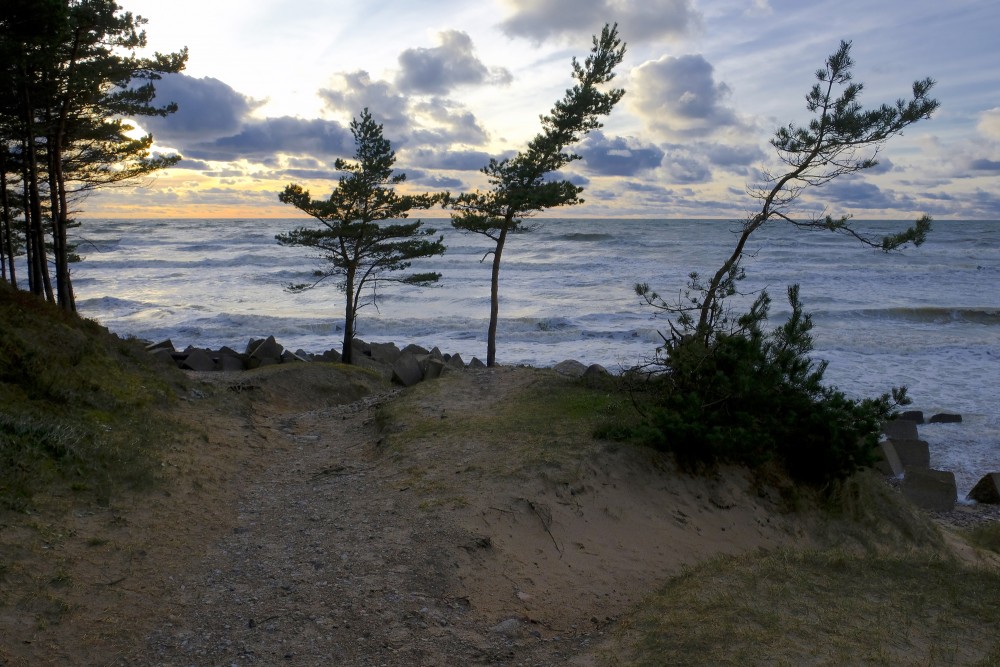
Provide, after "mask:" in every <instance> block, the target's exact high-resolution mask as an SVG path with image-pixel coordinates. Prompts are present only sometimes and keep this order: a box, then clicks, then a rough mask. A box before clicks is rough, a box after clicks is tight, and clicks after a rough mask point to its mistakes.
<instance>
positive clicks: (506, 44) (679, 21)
mask: <svg viewBox="0 0 1000 667" xmlns="http://www.w3.org/2000/svg"><path fill="white" fill-rule="evenodd" d="M119 4H120V5H122V7H123V9H124V10H125V11H130V12H132V13H134V14H139V15H141V16H143V17H145V18H147V19H148V20H149V23H148V24H147V26H146V30H147V34H148V38H149V46H150V48H151V50H157V51H161V52H170V51H176V50H179V49H180V48H182V47H184V46H187V47H188V48H189V51H190V59H189V63H188V67H187V70H186V71H185V73H183V74H180V75H172V76H169V77H168V78H165V79H164V80H162V81H159V82H157V91H158V97H157V103H164V102H170V101H175V102H177V103H178V105H179V109H180V110H179V111H178V113H176V114H174V115H172V116H169V117H167V118H164V119H160V118H153V119H143V120H142V121H140V125H141V126H142V128H143V129H145V130H148V131H150V132H152V133H153V135H154V138H155V140H156V147H157V150H159V151H162V152H165V153H171V152H178V153H180V154H181V155H182V156H183V159H182V161H181V162H180V163H178V165H176V166H175V167H172V168H170V169H167V170H164V171H162V172H159V173H157V174H156V175H154V176H153V177H152V178H150V179H147V180H146V181H143V182H142V183H141V184H138V185H137V186H135V187H127V188H113V189H109V190H107V191H102V192H99V193H96V194H93V195H92V196H90V197H89V198H88V199H87V200H86V201H84V202H83V203H82V204H81V206H80V207H79V208H80V209H81V213H80V217H82V218H84V219H87V218H92V219H93V218H121V217H126V218H129V217H131V218H173V217H200V218H235V217H240V218H249V217H260V218H283V217H289V218H291V217H296V216H297V212H296V211H294V210H293V209H291V208H290V207H288V206H285V205H282V204H281V203H279V202H278V193H279V192H281V191H282V190H283V189H284V187H285V185H287V184H288V183H300V184H302V185H303V186H304V187H307V188H308V189H310V191H311V192H312V194H313V196H314V197H323V196H326V195H327V194H328V193H329V192H330V191H331V190H332V189H333V187H335V185H336V181H337V178H338V177H339V174H338V173H337V172H336V171H335V170H334V169H333V163H334V161H335V160H336V159H337V158H348V159H349V158H350V157H351V156H352V155H353V152H354V145H353V140H352V138H351V135H350V131H349V128H348V124H349V122H350V120H351V119H352V118H353V117H355V116H356V115H357V114H358V113H360V111H361V109H362V108H364V107H368V108H369V109H370V110H371V112H372V115H373V116H374V117H375V119H376V120H377V121H378V122H380V123H382V124H383V125H384V134H385V137H386V138H387V139H389V140H390V141H391V142H392V145H393V148H394V149H395V150H396V153H397V158H398V161H397V164H396V167H397V169H398V170H400V171H403V172H405V173H406V174H407V181H406V183H405V184H404V186H402V189H403V190H404V191H411V192H417V191H419V192H424V191H450V192H452V193H457V192H461V191H466V190H470V189H475V188H482V187H485V185H486V184H485V182H484V181H483V179H482V175H481V174H480V173H479V169H480V168H481V167H483V166H485V165H486V164H487V163H488V161H489V159H490V158H491V157H496V158H502V157H505V156H509V155H512V154H513V153H514V152H516V151H517V150H519V149H521V148H523V147H524V145H525V144H526V142H527V141H528V140H530V139H531V137H532V136H534V135H535V134H536V133H537V132H538V131H539V127H540V126H539V122H538V117H539V115H540V114H546V113H548V112H549V110H550V109H551V107H552V104H553V103H554V102H555V101H556V100H557V99H559V98H560V97H561V96H562V94H563V91H564V90H565V89H566V88H567V87H569V86H570V85H571V84H572V80H571V78H570V73H571V65H570V63H571V60H572V58H574V57H576V58H578V59H583V58H585V57H586V55H587V53H588V51H589V49H590V45H591V35H593V34H595V33H598V32H599V31H600V29H601V26H602V25H603V24H604V23H605V22H617V23H618V24H619V30H620V34H621V37H622V39H623V40H624V41H625V42H626V43H627V44H628V51H627V54H626V58H625V61H624V62H623V63H622V66H621V67H620V68H619V71H618V77H617V78H616V80H615V84H616V85H618V86H621V87H623V88H625V90H626V95H625V98H624V100H623V101H622V103H621V104H619V105H618V107H617V108H616V109H615V111H614V112H613V113H612V115H611V116H610V117H608V118H607V120H606V122H605V127H603V128H602V129H600V130H598V131H595V132H593V133H592V134H591V135H590V136H589V137H587V138H586V139H585V140H584V141H583V142H581V143H580V144H579V145H578V146H577V147H576V152H577V153H579V154H580V155H581V156H582V158H583V159H581V160H579V161H576V162H574V163H572V164H571V165H570V166H569V167H568V168H567V169H566V171H565V173H563V174H562V176H563V177H566V178H569V179H571V180H573V181H574V182H575V183H578V184H580V185H583V186H584V187H585V190H584V193H583V197H584V199H585V200H586V202H585V203H584V204H582V205H580V206H577V207H574V208H572V209H566V210H562V211H559V212H558V215H559V216H561V217H571V216H578V217H590V218H593V217H643V218H740V217H743V215H744V214H745V212H746V211H747V210H748V209H751V208H753V203H754V202H753V200H752V199H751V198H749V197H748V196H747V194H746V186H747V184H748V183H753V182H755V181H757V179H758V178H759V174H760V169H761V168H765V169H767V168H770V169H773V170H776V169H780V167H781V165H780V163H777V161H776V159H775V153H774V150H773V148H771V146H769V145H768V140H769V139H770V137H771V136H772V134H773V132H774V130H775V129H776V128H777V127H779V126H781V125H786V124H788V123H803V122H807V121H808V118H809V116H808V113H807V111H806V110H805V108H804V106H805V105H804V96H805V94H806V93H807V92H808V90H809V89H810V88H811V86H812V85H813V83H814V82H815V78H814V72H815V71H816V69H818V68H820V67H822V65H823V63H824V61H825V59H826V57H827V56H828V55H830V54H831V53H833V52H834V51H835V50H836V48H837V46H838V44H839V43H840V40H849V41H852V42H853V49H852V55H853V57H854V60H855V63H856V66H855V69H854V77H855V80H856V81H860V82H863V83H864V84H865V89H864V92H863V94H862V98H861V102H862V104H863V105H865V106H867V107H874V106H877V105H879V104H882V103H894V102H895V100H896V99H898V98H906V97H908V96H909V94H910V86H911V84H912V83H913V81H914V80H917V79H922V78H924V77H931V78H933V79H935V80H936V81H937V86H936V87H935V89H934V90H933V92H932V95H933V96H934V97H936V98H938V99H939V100H940V101H941V105H942V106H941V109H940V110H939V111H938V112H937V113H936V114H935V116H934V117H933V118H932V119H930V120H924V121H921V122H919V123H917V124H916V125H914V126H913V127H912V128H910V129H909V130H908V131H907V132H906V133H905V136H902V137H898V138H896V139H894V140H892V141H890V142H889V143H888V144H886V145H885V146H883V147H882V149H881V151H880V153H879V161H880V164H879V166H878V167H876V168H874V169H871V170H868V171H866V172H863V173H862V174H861V175H858V176H855V177H851V178H845V179H843V180H842V181H838V182H835V183H831V184H829V185H828V186H826V187H824V188H821V189H820V190H819V191H818V192H817V193H816V196H815V198H809V197H806V198H804V199H803V202H802V203H803V204H804V206H803V209H804V210H807V211H816V212H818V211H822V210H826V211H827V212H829V213H831V214H834V215H839V214H844V213H850V214H853V215H854V216H855V217H858V218H894V219H899V218H913V217H915V216H918V215H920V214H923V213H927V214H930V215H932V216H934V217H936V218H942V219H946V218H965V219H970V218H976V219H996V218H1000V191H998V188H997V187H996V185H997V177H998V175H1000V70H998V69H997V68H996V67H995V66H989V65H988V64H989V63H995V62H997V57H996V56H997V55H998V54H1000V48H998V47H997V46H996V45H995V34H994V33H995V29H996V27H997V26H998V25H1000V5H997V4H996V3H992V2H987V1H985V0H983V1H959V2H953V3H947V4H945V3H939V2H930V1H924V0H921V1H918V2H909V1H907V2H903V1H902V0H893V1H891V2H882V3H877V4H874V5H873V4H872V3H867V2H862V1H861V0H848V1H845V2H832V1H826V0H824V1H822V2H813V3H808V4H803V3H798V2H795V1H794V0H756V1H754V2H746V1H736V0H732V1H722V2H711V3H709V2H702V1H698V0H624V1H622V2H612V1H611V0H578V2H577V3H575V4H574V11H573V12H571V13H570V12H565V11H563V10H562V9H561V7H563V5H565V3H563V2H559V1H558V0H532V1H529V0H490V1H489V2H480V3H471V2H467V1H465V0H435V1H434V2H427V3H420V4H419V6H418V5H417V3H411V2H406V1H405V0H387V1H385V2H382V3H379V4H378V6H374V5H371V4H369V3H357V2H348V1H346V0H338V1H334V2H326V1H321V0H307V1H305V2H301V3H296V5H295V7H294V11H293V10H291V9H289V6H288V5H287V3H281V2H278V1H277V0H254V1H251V2H239V1H237V0H213V2H211V3H206V2H201V1H198V2H196V1H195V0H174V1H172V2H169V3H168V2H165V1H164V0H119ZM984 63H986V64H987V65H985V66H984ZM824 207H827V208H825V209H824ZM429 213H430V215H424V216H421V217H424V218H432V217H443V216H446V215H447V213H446V212H445V211H432V212H429Z"/></svg>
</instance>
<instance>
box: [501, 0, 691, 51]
mask: <svg viewBox="0 0 1000 667" xmlns="http://www.w3.org/2000/svg"><path fill="white" fill-rule="evenodd" d="M506 4H507V5H508V6H509V7H510V8H511V14H510V15H509V16H508V17H507V18H506V19H505V20H504V21H503V22H501V23H500V29H501V30H503V31H504V32H505V33H506V34H507V35H509V36H511V37H525V38H527V39H530V40H532V41H535V42H542V41H545V40H546V39H549V38H552V37H559V36H566V35H580V34H593V33H596V32H597V31H599V30H600V28H601V26H602V25H604V24H605V23H613V22H617V23H618V27H619V30H620V32H621V34H622V35H623V36H624V38H625V40H626V41H632V42H638V41H647V40H658V39H664V38H671V37H682V36H684V35H687V34H690V33H692V32H694V31H695V30H696V29H697V28H698V27H700V25H701V15H700V14H699V13H698V12H697V10H695V8H694V4H693V3H692V2H691V0H507V3H506Z"/></svg>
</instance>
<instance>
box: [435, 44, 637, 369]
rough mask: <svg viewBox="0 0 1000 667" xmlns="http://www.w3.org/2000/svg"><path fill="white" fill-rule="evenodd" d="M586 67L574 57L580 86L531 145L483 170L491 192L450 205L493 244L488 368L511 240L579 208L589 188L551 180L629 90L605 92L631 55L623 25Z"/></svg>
mask: <svg viewBox="0 0 1000 667" xmlns="http://www.w3.org/2000/svg"><path fill="white" fill-rule="evenodd" d="M593 43H594V45H593V49H592V50H591V53H590V55H589V56H588V57H587V60H586V61H585V62H584V64H583V65H580V64H579V63H578V62H577V60H576V59H575V58H574V59H573V78H574V79H575V80H576V82H577V83H576V85H574V86H573V87H572V88H570V89H569V90H567V91H566V95H565V96H564V97H563V99H562V100H560V101H558V102H556V104H555V106H554V107H553V108H552V111H551V113H550V115H548V116H542V118H541V120H542V131H541V133H539V134H538V135H537V136H536V137H535V138H534V139H532V140H531V142H530V143H529V144H528V147H527V148H526V149H525V150H523V151H521V152H519V153H518V154H517V155H515V156H514V157H512V158H507V159H504V160H496V159H491V160H490V163H489V164H488V165H487V166H485V167H483V169H482V172H483V173H484V174H486V177H487V179H488V180H489V183H490V189H489V190H488V191H487V192H480V191H477V192H470V193H463V194H461V195H458V197H456V198H455V199H454V200H453V201H451V202H450V204H449V205H450V206H451V208H452V209H453V210H454V211H455V213H454V214H453V215H452V225H453V226H454V227H455V228H456V229H460V230H463V231H467V232H474V233H477V234H482V235H483V236H485V237H487V238H488V239H490V241H492V244H493V245H492V248H491V249H490V250H489V251H488V252H487V253H486V255H485V256H484V259H485V257H488V256H489V255H493V270H492V273H491V279H490V324H489V329H488V331H487V342H486V346H487V349H486V364H487V365H488V366H493V365H495V364H496V335H497V320H498V317H499V310H500V301H499V290H500V261H501V259H502V257H503V251H504V245H505V244H506V242H507V236H508V235H509V234H510V233H512V232H515V231H518V230H521V229H523V228H524V225H523V223H524V219H525V218H528V217H530V216H532V215H534V214H536V213H539V212H541V211H543V210H545V209H549V208H556V207H559V206H571V205H573V204H579V203H581V202H582V201H583V200H582V199H580V193H581V192H582V191H583V188H581V187H579V186H577V185H574V184H573V183H571V182H569V181H567V180H561V181H556V180H548V177H549V175H550V174H552V173H553V172H555V171H557V170H559V169H561V168H563V167H565V166H566V165H567V164H569V163H570V162H572V161H574V160H578V159H580V156H579V155H576V154H573V153H569V152H566V151H567V149H568V148H569V147H570V146H572V145H573V144H575V143H577V142H578V141H580V139H582V138H583V137H584V136H586V135H587V134H588V133H589V132H590V131H592V130H596V129H598V128H600V127H601V123H600V122H599V120H598V119H599V118H600V117H601V116H606V115H608V114H609V113H611V110H612V109H613V108H614V106H615V104H617V103H618V101H619V100H620V99H621V98H622V96H623V95H624V94H625V91H624V90H622V89H620V88H616V89H613V90H610V91H608V92H602V91H601V90H600V87H601V86H602V85H603V84H606V83H608V82H609V81H611V80H612V79H613V78H614V76H615V75H614V69H615V67H616V66H617V65H618V64H619V63H621V61H622V58H623V57H624V56H625V45H624V44H622V42H621V40H620V39H619V38H618V26H617V25H614V26H608V25H605V26H604V29H603V30H602V31H601V36H600V38H597V37H594V39H593Z"/></svg>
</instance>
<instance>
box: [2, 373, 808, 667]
mask: <svg viewBox="0 0 1000 667" xmlns="http://www.w3.org/2000/svg"><path fill="white" fill-rule="evenodd" d="M333 368H334V367H332V366H327V365H319V364H315V365H302V366H295V367H292V368H287V369H281V370H275V369H262V372H255V373H247V374H239V375H232V376H230V375H222V374H215V375H204V376H199V378H198V380H199V382H200V384H199V385H198V388H197V389H196V390H194V391H193V392H192V393H191V395H190V396H188V397H186V400H185V401H183V402H182V403H181V405H180V407H179V408H178V416H179V418H180V420H181V422H182V423H183V424H186V425H187V426H186V427H185V431H186V432H187V433H188V435H187V437H186V438H185V442H184V443H183V444H181V445H178V446H177V447H175V448H173V449H172V450H170V451H168V452H167V455H166V462H165V464H164V469H163V470H164V476H165V478H166V479H165V484H164V486H163V487H162V488H161V489H159V490H156V491H153V492H152V493H150V494H145V495H138V496H135V497H132V498H130V499H119V500H118V501H116V502H115V503H114V504H113V506H112V507H109V508H105V509H100V510H86V511H84V510H74V509H72V508H70V511H69V513H68V514H66V513H65V510H66V509H67V507H70V506H68V505H67V504H66V503H65V502H60V501H59V500H58V499H56V500H55V501H53V503H52V506H51V508H50V509H49V510H46V511H43V512H40V513H38V514H36V515H34V516H32V517H29V518H28V519H26V520H25V522H14V521H10V522H8V523H7V524H3V525H0V546H3V547H4V549H5V553H6V554H8V561H9V563H10V565H8V566H6V577H5V581H6V585H7V587H8V591H7V593H6V594H5V595H4V596H3V597H2V598H0V627H3V628H5V632H4V636H3V637H0V665H64V664H75V665H107V664H115V665H150V664H158V665H191V664H197V665H217V664H218V665H222V664H224V665H252V664H267V665H271V664H297V665H320V664H343V665H420V664H424V665H432V664H510V665H517V664H532V665H534V664H546V665H547V664H561V663H565V664H591V663H592V658H591V656H592V654H593V652H594V648H595V647H596V646H598V645H599V643H600V642H601V640H602V636H604V633H605V632H607V631H608V629H609V628H610V627H611V626H612V625H613V624H614V622H615V621H616V619H618V618H620V617H621V616H622V615H623V614H625V613H626V612H627V611H628V610H629V609H631V608H632V607H633V606H634V605H635V604H637V603H638V602H639V601H640V600H641V599H642V598H643V597H644V596H645V595H647V594H648V593H649V592H650V591H651V590H652V589H653V588H654V587H655V586H657V584H658V583H660V582H662V581H663V580H664V578H666V577H668V576H670V575H671V574H674V573H677V572H678V571H680V569H681V568H683V567H684V566H685V565H688V564H693V563H696V562H698V561H700V560H702V559H706V558H710V557H712V556H714V555H717V554H722V553H734V552H740V551H745V550H751V549H757V548H760V547H763V548H768V547H773V546H777V545H785V544H789V543H791V542H793V541H797V540H802V539H804V531H803V530H802V527H801V526H802V524H801V520H799V522H798V523H796V522H793V521H792V520H791V519H789V517H788V516H787V515H784V514H782V513H780V512H779V511H777V508H776V507H775V506H774V505H773V504H772V503H771V502H770V501H769V500H768V499H767V497H766V495H761V494H759V493H756V492H754V491H751V490H750V484H749V482H748V481H747V480H746V479H744V478H742V477H741V476H740V475H738V474H736V473H727V474H723V475H720V476H718V477H716V478H715V479H711V480H704V479H692V478H689V477H686V476H682V475H679V474H677V473H676V472H674V471H672V470H671V469H670V468H669V466H666V465H665V464H664V463H663V462H662V461H660V460H658V459H657V458H656V457H655V456H654V455H653V454H651V453H649V452H644V451H637V450H634V449H630V448H616V447H612V446H610V445H608V443H601V442H597V441H594V440H593V439H592V438H589V437H581V436H580V435H579V434H578V433H573V432H566V433H565V434H563V435H560V436H558V437H562V438H563V439H564V440H565V439H570V440H572V442H571V443H566V442H563V443H561V444H560V446H559V448H556V449H555V450H553V451H556V452H557V454H555V455H552V456H548V457H547V458H546V457H542V458H534V457H533V456H532V455H526V451H527V450H526V449H525V443H523V442H519V441H518V439H517V438H516V437H511V438H507V437H506V434H505V432H504V428H503V425H502V422H497V423H495V424H493V425H492V426H490V427H489V428H488V433H487V432H485V430H484V431H483V432H482V433H481V435H482V437H476V431H475V429H472V430H470V429H467V428H466V429H463V428H458V429H454V428H450V426H451V424H452V423H456V422H458V423H461V422H462V421H463V420H471V419H481V418H482V417H483V415H488V414H490V412H491V411H492V410H495V409H497V407H498V406H502V405H504V404H505V402H508V401H510V400H512V397H515V396H517V395H518V394H519V393H520V392H524V391H528V390H532V389H534V390H538V389H539V387H541V388H542V389H543V390H544V387H545V386H551V383H554V382H566V381H568V380H564V379H561V378H559V377H558V376H556V375H555V374H553V373H551V372H550V371H537V370H533V369H523V368H498V369H492V370H480V371H465V372H460V373H451V374H448V375H446V376H445V377H443V378H441V379H440V380H437V381H435V382H434V383H424V385H420V386H418V387H417V388H415V389H412V390H407V391H405V392H399V391H398V390H390V389H389V388H388V387H387V386H386V385H384V384H382V383H381V382H380V381H378V380H376V379H374V378H370V377H367V376H359V375H358V374H356V373H351V374H346V375H345V374H343V373H342V372H338V371H335V370H331V369H333ZM546 383H549V384H546ZM387 391H388V392H389V393H385V392H387ZM371 392H374V393H371ZM383 403H388V405H389V408H390V409H389V410H386V411H384V412H382V413H381V414H380V413H379V405H380V404H383ZM386 415H388V416H386ZM433 419H438V420H440V421H441V422H442V423H445V422H448V423H449V428H443V427H442V428H441V429H438V430H437V431H436V430H434V429H433V428H428V427H427V424H428V423H430V421H432V420H433ZM477 423H478V422H477ZM567 444H571V445H573V447H572V449H571V450H570V451H572V452H573V455H572V456H567V455H566V454H565V452H566V451H567V449H566V445H567ZM529 454H530V452H529ZM14 545H16V549H15V548H14ZM54 581H55V582H56V583H60V582H61V585H55V584H53V582H54ZM33 591H34V592H33Z"/></svg>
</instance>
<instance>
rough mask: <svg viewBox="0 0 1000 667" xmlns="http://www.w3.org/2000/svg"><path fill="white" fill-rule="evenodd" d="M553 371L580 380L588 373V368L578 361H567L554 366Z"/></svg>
mask: <svg viewBox="0 0 1000 667" xmlns="http://www.w3.org/2000/svg"><path fill="white" fill-rule="evenodd" d="M552 370H554V371H555V372H556V373H559V374H560V375H565V376H567V377H572V378H578V377H583V374H584V373H586V372H587V367H586V366H584V365H583V364H581V363H580V362H579V361H577V360H576V359H566V360H565V361H560V362H559V363H558V364H556V365H555V366H553V367H552Z"/></svg>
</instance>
